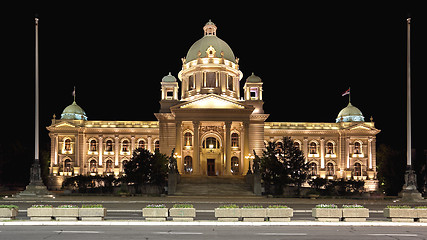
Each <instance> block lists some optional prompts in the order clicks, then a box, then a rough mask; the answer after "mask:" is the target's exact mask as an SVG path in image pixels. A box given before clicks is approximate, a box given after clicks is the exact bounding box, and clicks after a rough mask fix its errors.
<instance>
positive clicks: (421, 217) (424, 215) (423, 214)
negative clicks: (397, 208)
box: [415, 208, 427, 222]
mask: <svg viewBox="0 0 427 240" xmlns="http://www.w3.org/2000/svg"><path fill="white" fill-rule="evenodd" d="M415 212H416V213H417V218H418V221H420V222H427V208H422V209H421V208H416V209H415Z"/></svg>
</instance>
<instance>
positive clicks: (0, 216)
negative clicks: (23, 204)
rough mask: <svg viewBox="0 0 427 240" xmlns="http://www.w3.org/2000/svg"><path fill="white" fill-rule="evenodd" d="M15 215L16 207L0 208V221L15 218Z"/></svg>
mask: <svg viewBox="0 0 427 240" xmlns="http://www.w3.org/2000/svg"><path fill="white" fill-rule="evenodd" d="M16 215H18V209H16V208H11V209H9V208H0V221H3V220H12V219H15V217H16Z"/></svg>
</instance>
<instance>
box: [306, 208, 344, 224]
mask: <svg viewBox="0 0 427 240" xmlns="http://www.w3.org/2000/svg"><path fill="white" fill-rule="evenodd" d="M311 214H312V216H313V217H315V218H316V221H322V222H339V221H340V218H342V210H341V208H313V209H312V213H311Z"/></svg>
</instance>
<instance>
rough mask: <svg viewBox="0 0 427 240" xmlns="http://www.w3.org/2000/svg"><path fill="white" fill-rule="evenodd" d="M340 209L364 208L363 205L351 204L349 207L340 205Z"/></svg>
mask: <svg viewBox="0 0 427 240" xmlns="http://www.w3.org/2000/svg"><path fill="white" fill-rule="evenodd" d="M342 208H365V207H364V206H363V205H359V204H351V205H345V204H344V205H342Z"/></svg>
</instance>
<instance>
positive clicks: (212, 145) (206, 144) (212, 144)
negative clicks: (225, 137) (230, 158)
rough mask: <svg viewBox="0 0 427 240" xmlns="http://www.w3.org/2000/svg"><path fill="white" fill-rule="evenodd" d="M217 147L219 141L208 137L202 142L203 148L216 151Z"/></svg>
mask: <svg viewBox="0 0 427 240" xmlns="http://www.w3.org/2000/svg"><path fill="white" fill-rule="evenodd" d="M219 147H220V145H219V141H218V140H216V138H214V137H208V138H206V139H205V140H204V141H203V148H209V149H216V148H219Z"/></svg>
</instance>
